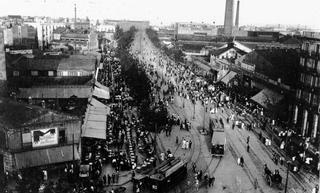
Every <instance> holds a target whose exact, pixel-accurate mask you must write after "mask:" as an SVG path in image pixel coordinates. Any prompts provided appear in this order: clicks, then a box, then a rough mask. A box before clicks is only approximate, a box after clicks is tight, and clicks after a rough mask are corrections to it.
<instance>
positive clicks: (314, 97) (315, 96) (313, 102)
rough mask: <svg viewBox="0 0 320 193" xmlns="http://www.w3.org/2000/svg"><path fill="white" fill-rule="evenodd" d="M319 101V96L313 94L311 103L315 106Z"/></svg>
mask: <svg viewBox="0 0 320 193" xmlns="http://www.w3.org/2000/svg"><path fill="white" fill-rule="evenodd" d="M319 103H320V96H317V95H316V94H315V95H313V100H312V104H313V105H315V106H317V105H318V104H319Z"/></svg>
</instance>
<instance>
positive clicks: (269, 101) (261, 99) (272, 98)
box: [251, 88, 283, 108]
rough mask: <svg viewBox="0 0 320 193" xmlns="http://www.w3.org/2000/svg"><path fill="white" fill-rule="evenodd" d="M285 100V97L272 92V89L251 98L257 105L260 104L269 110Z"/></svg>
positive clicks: (264, 90)
mask: <svg viewBox="0 0 320 193" xmlns="http://www.w3.org/2000/svg"><path fill="white" fill-rule="evenodd" d="M282 99H283V95H281V94H279V93H277V92H275V91H272V90H270V89H267V88H265V89H263V90H262V91H260V92H259V93H258V94H256V95H254V96H253V97H251V100H253V101H255V102H256V103H258V104H260V105H261V106H263V107H265V108H269V107H271V106H273V105H275V104H277V103H279V101H280V100H282Z"/></svg>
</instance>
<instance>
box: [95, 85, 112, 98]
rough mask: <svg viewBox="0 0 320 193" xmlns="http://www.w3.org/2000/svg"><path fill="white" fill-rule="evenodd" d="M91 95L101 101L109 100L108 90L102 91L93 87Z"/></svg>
mask: <svg viewBox="0 0 320 193" xmlns="http://www.w3.org/2000/svg"><path fill="white" fill-rule="evenodd" d="M92 95H94V96H96V97H98V98H102V99H110V92H109V90H104V89H101V88H98V87H94V89H93V93H92Z"/></svg>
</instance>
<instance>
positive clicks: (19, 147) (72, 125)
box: [7, 119, 81, 151]
mask: <svg viewBox="0 0 320 193" xmlns="http://www.w3.org/2000/svg"><path fill="white" fill-rule="evenodd" d="M54 127H57V128H58V131H60V130H65V139H66V141H65V143H64V144H72V142H73V137H72V136H73V133H74V142H75V143H79V139H80V130H81V121H80V120H78V119H76V120H68V121H59V122H54V123H45V124H42V125H33V126H28V127H25V128H21V129H19V130H14V131H9V132H8V133H7V138H8V140H7V142H8V147H9V149H10V150H11V151H26V150H31V149H32V143H31V142H25V143H23V139H22V136H23V134H24V135H27V134H30V133H31V130H36V129H46V128H54Z"/></svg>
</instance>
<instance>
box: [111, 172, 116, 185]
mask: <svg viewBox="0 0 320 193" xmlns="http://www.w3.org/2000/svg"><path fill="white" fill-rule="evenodd" d="M115 177H116V175H115V173H112V176H111V183H112V184H114V183H115Z"/></svg>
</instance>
